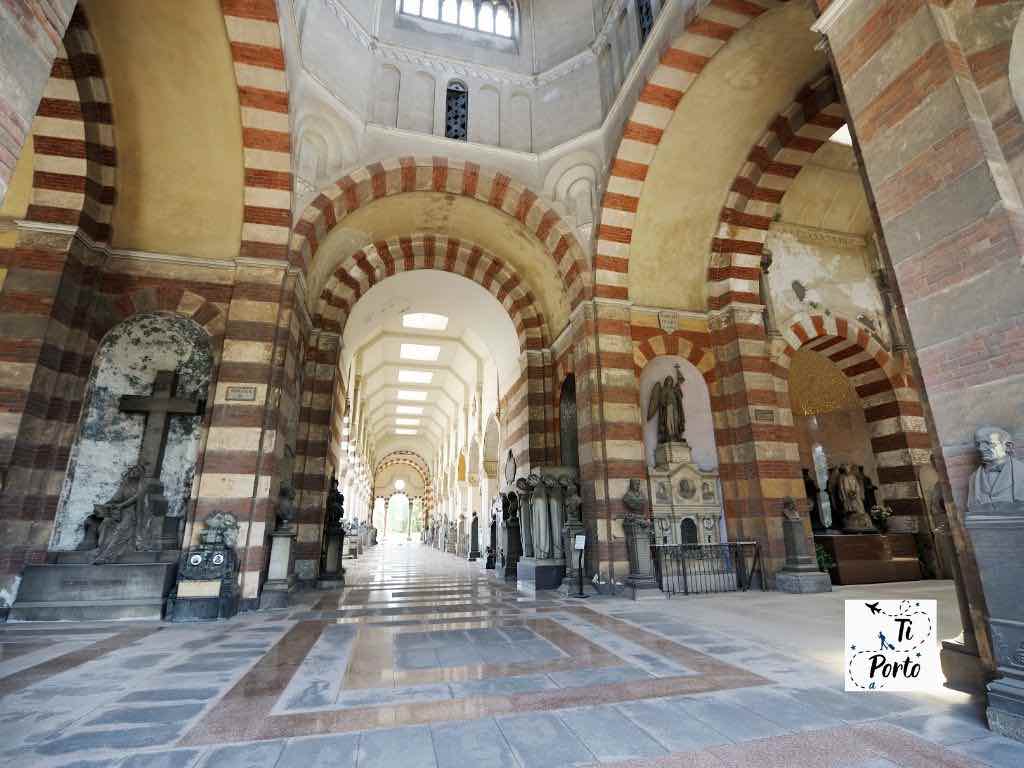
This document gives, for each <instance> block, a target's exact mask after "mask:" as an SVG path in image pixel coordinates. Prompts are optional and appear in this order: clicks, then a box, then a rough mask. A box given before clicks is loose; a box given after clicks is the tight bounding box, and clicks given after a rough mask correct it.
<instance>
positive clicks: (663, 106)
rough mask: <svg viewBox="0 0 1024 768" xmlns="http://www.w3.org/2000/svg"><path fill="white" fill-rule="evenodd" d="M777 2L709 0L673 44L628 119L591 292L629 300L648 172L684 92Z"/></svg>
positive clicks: (604, 209) (604, 205) (605, 204)
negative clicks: (633, 249) (636, 231)
mask: <svg viewBox="0 0 1024 768" xmlns="http://www.w3.org/2000/svg"><path fill="white" fill-rule="evenodd" d="M779 4H780V2H779V0H742V1H741V2H737V0H712V1H711V2H710V3H709V4H708V5H707V7H705V8H704V10H702V11H701V12H700V13H699V14H698V15H697V16H696V18H694V19H693V20H692V21H691V22H690V23H689V24H688V25H687V26H686V29H685V30H684V31H683V33H682V34H681V35H679V37H677V38H676V39H675V40H673V41H672V44H671V45H670V46H669V47H668V50H666V51H665V53H664V54H663V55H662V57H661V61H660V62H659V64H658V66H657V67H655V69H654V71H653V72H651V75H650V77H648V79H647V83H646V84H645V85H644V88H643V90H642V91H641V92H640V96H639V98H638V100H637V103H636V105H635V106H634V107H633V111H632V113H631V114H630V116H629V119H628V120H627V121H626V125H625V127H624V129H623V134H622V139H621V141H620V142H619V147H618V150H617V151H616V153H615V159H614V160H613V161H612V165H611V170H610V173H609V176H608V185H607V187H606V189H605V194H604V198H603V199H602V201H601V214H600V223H599V225H598V228H597V238H596V241H597V245H596V255H595V257H594V283H595V286H594V294H595V295H596V296H599V297H602V298H612V299H628V298H629V284H628V275H629V259H630V244H631V243H632V239H633V229H634V226H635V225H636V213H637V208H638V206H639V204H640V198H641V195H642V193H643V188H644V182H645V181H646V179H647V172H648V169H649V168H650V167H651V165H652V164H653V162H654V156H655V154H656V153H657V150H658V145H659V144H660V143H661V140H662V138H663V137H664V135H665V129H666V128H667V127H668V125H669V123H670V122H671V120H672V118H673V116H674V115H675V114H676V111H677V108H678V107H679V104H680V102H681V101H682V100H683V97H684V96H685V95H686V92H687V90H689V88H690V86H691V85H692V84H693V82H694V81H695V80H696V79H697V77H698V76H699V75H700V74H701V72H703V71H704V68H705V67H706V66H707V64H708V62H709V61H711V59H712V58H713V57H714V56H715V54H717V53H718V52H719V51H720V50H721V49H722V48H724V47H725V45H726V43H728V42H729V40H730V39H731V38H732V36H733V35H734V34H736V32H738V31H739V30H740V29H742V28H743V27H745V26H746V25H747V24H749V23H750V22H751V21H753V20H754V19H756V18H757V17H758V16H760V15H761V14H763V13H764V12H766V11H768V10H771V9H772V8H775V7H777V6H778V5H779Z"/></svg>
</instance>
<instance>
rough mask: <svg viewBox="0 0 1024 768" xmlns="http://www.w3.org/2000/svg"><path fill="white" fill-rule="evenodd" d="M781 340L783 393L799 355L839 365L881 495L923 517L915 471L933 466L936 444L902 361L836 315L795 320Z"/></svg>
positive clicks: (777, 365)
mask: <svg viewBox="0 0 1024 768" xmlns="http://www.w3.org/2000/svg"><path fill="white" fill-rule="evenodd" d="M782 339H783V340H784V342H785V344H784V345H782V347H781V349H780V350H779V351H778V353H777V354H775V355H774V356H773V359H772V369H773V374H774V375H775V377H776V378H777V380H778V388H779V391H786V392H788V390H789V366H790V362H791V361H792V358H793V355H795V354H796V352H797V350H799V349H803V348H807V349H812V350H814V351H816V352H818V353H820V354H822V355H824V356H825V357H826V358H828V359H829V360H831V361H832V362H833V363H835V365H836V367H838V368H839V370H840V371H842V372H843V374H844V375H845V376H846V377H847V379H849V381H850V384H851V385H852V386H853V388H854V391H855V392H856V393H857V396H858V397H859V398H860V400H861V404H862V405H863V407H864V420H865V421H866V422H867V425H868V430H869V432H870V434H871V448H872V451H873V453H874V454H875V460H876V462H877V468H878V482H879V485H880V488H881V491H882V496H883V497H884V498H885V499H886V502H887V503H888V505H889V506H890V507H891V508H892V510H893V513H894V514H897V515H909V516H915V517H919V516H921V515H923V514H924V511H925V510H924V500H923V499H922V498H921V488H920V485H919V484H918V482H917V474H916V471H915V470H914V467H915V466H920V465H924V464H927V463H928V461H929V459H930V456H931V441H930V438H929V436H928V428H927V425H926V423H925V417H924V407H923V405H922V403H921V400H920V398H919V396H918V393H917V390H916V389H915V388H914V385H913V382H912V380H911V378H910V376H909V375H908V373H907V372H906V369H905V367H904V366H903V365H902V363H901V361H900V360H899V359H898V358H894V357H893V356H892V355H890V354H889V353H888V352H887V351H886V350H885V349H884V348H883V347H882V345H881V344H880V343H879V342H878V340H877V339H876V338H875V337H874V336H873V335H872V334H871V332H870V331H869V330H868V329H867V328H866V327H864V326H863V325H860V324H859V323H857V322H855V321H852V320H848V319H847V318H844V317H840V316H837V315H835V314H830V315H822V314H809V313H801V314H800V315H796V316H794V317H793V318H791V319H790V320H789V321H788V324H787V327H786V328H784V329H782Z"/></svg>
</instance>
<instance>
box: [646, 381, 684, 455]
mask: <svg viewBox="0 0 1024 768" xmlns="http://www.w3.org/2000/svg"><path fill="white" fill-rule="evenodd" d="M685 381H686V380H685V379H684V378H683V372H682V371H681V370H680V369H679V364H678V363H677V364H676V377H675V379H673V378H672V377H671V376H666V377H665V379H664V381H659V382H656V383H655V385H654V388H653V389H651V399H650V400H649V401H648V403H647V420H648V421H650V420H651V419H653V418H654V417H655V416H657V417H658V445H664V444H665V443H685V442H686V438H685V437H684V433H685V432H686V413H685V411H684V410H683V384H684V383H685Z"/></svg>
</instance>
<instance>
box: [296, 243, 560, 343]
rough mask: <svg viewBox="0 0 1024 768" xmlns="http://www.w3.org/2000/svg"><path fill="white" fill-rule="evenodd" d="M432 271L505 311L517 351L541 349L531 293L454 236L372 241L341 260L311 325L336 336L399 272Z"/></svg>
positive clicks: (540, 325)
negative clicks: (472, 287)
mask: <svg viewBox="0 0 1024 768" xmlns="http://www.w3.org/2000/svg"><path fill="white" fill-rule="evenodd" d="M418 269H434V270H439V271H444V272H450V273H452V274H456V275H460V276H462V277H465V278H467V279H469V280H472V281H473V282H475V283H478V284H479V285H481V286H482V287H483V288H484V289H486V290H487V291H488V292H490V293H491V295H493V296H494V297H495V298H496V299H497V300H498V302H499V303H500V304H501V305H502V306H503V307H504V308H505V309H506V310H507V311H508V313H509V316H510V318H511V319H512V322H513V324H514V325H515V327H516V333H517V334H518V336H519V345H520V348H521V349H522V350H527V349H542V348H544V347H545V346H547V344H548V338H549V334H548V329H547V326H546V323H545V321H544V316H543V315H542V314H541V312H540V310H539V309H538V308H537V307H538V305H537V301H536V299H535V298H534V294H533V292H532V291H531V290H530V289H529V287H527V286H526V285H525V284H524V283H523V282H522V280H521V278H520V277H519V276H518V275H517V274H516V273H515V272H514V271H513V270H512V269H511V268H510V267H509V266H508V265H506V264H505V263H504V262H503V261H502V260H500V259H498V258H496V257H495V256H492V255H491V254H489V253H487V252H486V251H484V250H483V249H482V248H480V247H479V246H477V245H475V244H473V243H467V242H464V241H461V240H459V239H458V238H449V237H444V236H434V235H420V236H415V237H403V238H398V239H397V240H389V241H384V242H379V243H374V244H373V245H372V246H368V247H366V248H363V249H360V250H359V251H356V253H354V254H353V255H352V256H351V257H349V258H348V259H345V260H344V261H342V263H341V264H339V265H338V267H337V268H336V269H335V271H334V273H333V274H332V275H331V277H330V278H329V279H328V280H327V283H326V285H325V286H324V289H323V291H322V292H321V293H320V297H319V300H318V302H317V308H316V311H315V313H314V322H315V323H316V324H317V325H318V326H320V327H321V328H324V329H326V330H332V331H336V332H338V333H341V332H342V331H343V330H344V328H345V323H346V321H347V319H348V316H349V314H350V313H351V311H352V308H353V307H354V306H355V303H356V302H357V301H358V300H359V298H360V297H361V296H362V295H363V294H365V293H366V292H367V291H368V290H369V289H370V288H372V287H373V286H374V285H376V284H377V283H379V282H381V281H382V280H384V279H386V278H388V277H390V276H392V275H395V274H398V273H400V272H410V271H413V270H418Z"/></svg>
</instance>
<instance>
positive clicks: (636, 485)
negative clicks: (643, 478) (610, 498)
mask: <svg viewBox="0 0 1024 768" xmlns="http://www.w3.org/2000/svg"><path fill="white" fill-rule="evenodd" d="M622 503H623V504H624V505H625V506H626V509H628V510H629V511H630V512H631V513H633V514H634V515H643V513H644V510H645V509H647V497H646V496H644V492H643V491H641V490H640V481H639V480H637V479H636V478H635V477H633V478H630V481H629V487H628V488H627V489H626V492H625V493H624V494H623V496H622Z"/></svg>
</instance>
